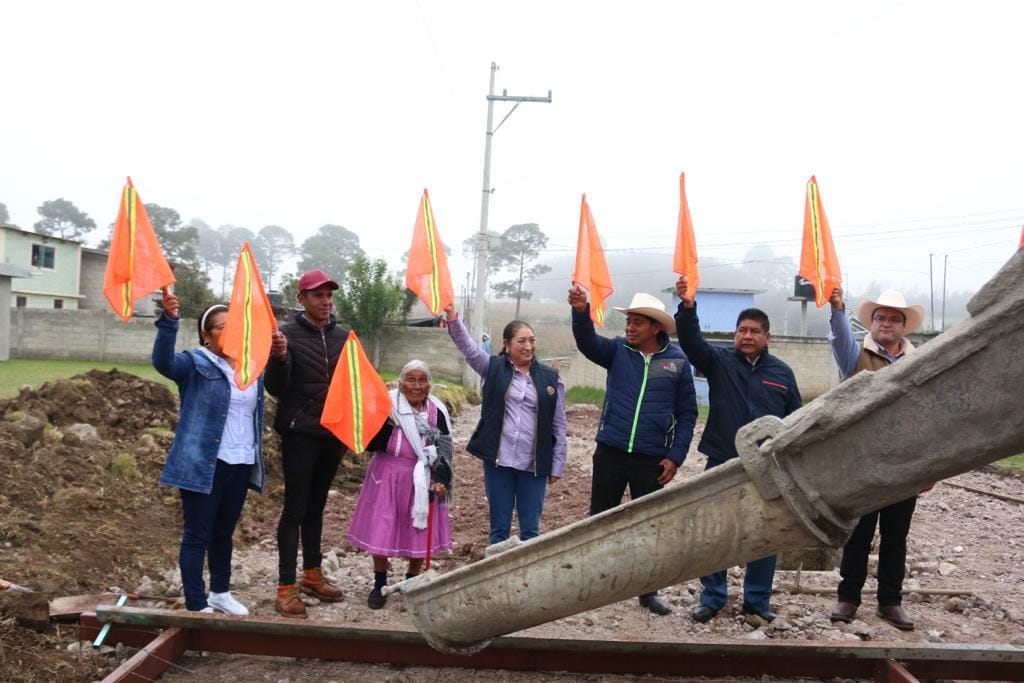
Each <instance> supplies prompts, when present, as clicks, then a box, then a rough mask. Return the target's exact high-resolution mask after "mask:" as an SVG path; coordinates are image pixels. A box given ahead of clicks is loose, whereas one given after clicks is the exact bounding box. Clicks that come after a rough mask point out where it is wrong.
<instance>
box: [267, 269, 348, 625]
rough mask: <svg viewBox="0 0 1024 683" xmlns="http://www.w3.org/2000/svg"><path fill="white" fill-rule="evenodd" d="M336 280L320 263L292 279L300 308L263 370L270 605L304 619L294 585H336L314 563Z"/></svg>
mask: <svg viewBox="0 0 1024 683" xmlns="http://www.w3.org/2000/svg"><path fill="white" fill-rule="evenodd" d="M336 289H338V284H337V283H336V282H334V280H332V279H331V278H329V277H328V276H327V275H326V274H325V273H324V272H323V271H322V270H311V271H309V272H308V273H304V274H303V275H302V277H300V278H299V294H298V302H299V305H300V306H302V309H303V310H302V311H300V312H299V313H297V314H296V316H295V319H294V320H292V321H291V322H290V323H287V324H285V325H282V326H281V333H282V334H283V335H284V337H285V338H286V339H287V344H286V345H283V346H280V347H278V348H277V350H276V351H275V350H272V351H271V354H270V360H269V362H268V363H267V369H266V385H267V391H268V392H270V394H271V395H272V396H274V397H276V398H277V417H276V419H275V420H274V429H275V430H276V431H277V433H278V434H280V435H281V465H282V468H283V470H284V508H283V509H282V511H281V519H280V521H279V522H278V525H277V552H278V587H277V596H276V598H275V600H274V609H276V610H277V612H278V613H279V614H281V615H283V616H286V617H294V618H299V619H304V618H306V606H305V604H303V602H302V599H301V598H300V597H299V594H300V592H302V593H306V594H308V595H312V596H313V597H316V598H318V599H319V600H321V601H323V602H337V601H339V600H341V599H342V592H341V590H340V589H338V588H337V587H336V586H335V585H334V584H332V583H331V582H330V581H329V580H328V579H327V577H325V576H324V573H323V570H322V568H321V563H322V562H323V555H322V553H321V548H320V540H321V535H322V533H323V513H324V507H325V506H326V505H327V493H328V491H330V488H331V484H332V483H333V482H334V476H335V474H337V472H338V465H339V463H340V462H341V457H342V454H343V453H344V452H345V446H344V445H343V444H342V443H341V441H339V440H338V439H337V437H335V435H334V434H333V433H332V432H331V431H330V430H328V429H327V428H326V427H324V426H322V425H321V424H320V417H321V414H322V413H323V409H324V401H325V400H326V398H327V392H328V389H329V388H330V384H331V377H332V376H333V374H334V369H335V367H336V366H337V365H338V358H339V356H340V355H341V349H342V347H343V346H344V345H345V340H346V339H347V337H348V330H347V329H344V328H342V327H340V326H339V325H338V323H337V321H336V320H335V319H334V316H333V315H332V314H331V311H332V307H333V303H332V301H331V297H332V295H333V294H334V290H336ZM300 537H301V540H302V569H303V571H302V580H301V581H298V582H297V581H296V566H295V562H296V554H297V553H298V547H299V540H300Z"/></svg>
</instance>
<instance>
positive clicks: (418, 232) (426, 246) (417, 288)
mask: <svg viewBox="0 0 1024 683" xmlns="http://www.w3.org/2000/svg"><path fill="white" fill-rule="evenodd" d="M405 286H406V287H408V288H409V289H410V290H411V291H413V292H415V293H416V296H418V297H419V298H420V301H422V302H423V303H424V304H426V305H427V308H428V309H429V310H430V314H431V315H437V314H438V313H440V312H441V311H443V310H444V309H445V308H447V307H448V305H449V304H451V303H452V302H454V301H455V288H454V287H452V275H451V273H450V272H449V271H448V258H447V257H446V256H445V253H444V244H442V243H441V236H440V235H438V233H437V224H436V223H435V222H434V210H433V209H432V208H431V207H430V197H429V196H427V191H426V189H424V190H423V199H421V200H420V209H419V212H418V213H417V214H416V227H415V228H413V233H412V247H411V248H410V249H409V264H408V267H407V268H406V271H405Z"/></svg>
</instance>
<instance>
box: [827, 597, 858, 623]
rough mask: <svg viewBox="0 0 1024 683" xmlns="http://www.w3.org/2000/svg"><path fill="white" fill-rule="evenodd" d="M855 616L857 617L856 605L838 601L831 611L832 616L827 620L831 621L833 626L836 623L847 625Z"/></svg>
mask: <svg viewBox="0 0 1024 683" xmlns="http://www.w3.org/2000/svg"><path fill="white" fill-rule="evenodd" d="M855 616H857V605H855V604H853V603H852V602H844V601H842V600H840V601H839V602H838V603H836V606H835V609H833V610H832V614H830V615H829V617H828V618H829V619H831V620H832V623H833V624H834V623H836V622H837V621H841V622H843V623H844V624H849V623H850V622H851V621H853V618H854V617H855Z"/></svg>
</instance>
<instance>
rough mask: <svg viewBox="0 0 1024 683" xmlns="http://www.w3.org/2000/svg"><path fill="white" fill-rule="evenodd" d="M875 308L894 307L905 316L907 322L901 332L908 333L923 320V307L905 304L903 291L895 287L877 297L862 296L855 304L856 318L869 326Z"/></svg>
mask: <svg viewBox="0 0 1024 683" xmlns="http://www.w3.org/2000/svg"><path fill="white" fill-rule="evenodd" d="M876 308H895V309H896V310H897V311H899V312H901V313H902V314H903V315H905V316H906V317H907V324H906V325H905V326H904V328H903V334H910V333H911V332H913V331H914V330H916V329H917V328H919V327H920V326H921V323H922V322H924V307H923V306H918V305H917V304H914V305H913V306H910V305H909V304H907V299H906V297H904V296H903V293H902V292H900V291H897V290H895V289H887V290H885V291H884V292H882V293H881V294H879V295H878V298H877V299H868V298H864V299H861V300H860V303H859V304H857V319H858V320H860V322H861V324H862V325H866V326H868V327H870V326H871V316H872V314H874V312H875V309H876Z"/></svg>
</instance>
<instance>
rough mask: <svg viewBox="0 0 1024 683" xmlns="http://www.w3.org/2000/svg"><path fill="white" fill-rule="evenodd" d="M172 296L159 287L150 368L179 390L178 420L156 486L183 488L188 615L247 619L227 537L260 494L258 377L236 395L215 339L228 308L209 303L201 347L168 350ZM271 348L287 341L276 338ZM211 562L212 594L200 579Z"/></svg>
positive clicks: (174, 310) (174, 326)
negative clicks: (233, 587) (234, 591)
mask: <svg viewBox="0 0 1024 683" xmlns="http://www.w3.org/2000/svg"><path fill="white" fill-rule="evenodd" d="M178 310H179V304H178V298H177V297H176V296H174V295H173V294H171V293H170V292H169V291H168V290H166V289H165V290H164V296H163V313H162V314H161V315H160V317H159V318H158V319H157V321H156V327H157V334H156V341H155V342H154V343H153V367H154V368H156V370H157V371H158V372H159V373H160V374H161V375H163V376H164V377H167V378H169V379H172V380H174V381H175V382H176V383H177V385H178V394H179V395H180V397H181V400H180V404H181V405H180V413H181V414H180V418H179V420H178V427H177V429H176V430H175V435H174V443H173V444H171V450H170V453H168V454H167V461H166V462H165V463H164V468H163V472H162V474H161V476H160V483H161V484H163V485H165V486H175V487H177V488H178V489H180V490H181V509H182V517H183V518H184V530H183V532H182V538H181V549H180V552H179V555H178V562H179V565H180V567H181V582H182V587H183V589H184V593H185V606H186V608H188V609H189V610H192V611H199V612H212V611H213V610H214V609H216V610H218V611H220V612H224V613H226V614H236V615H246V614H248V613H249V610H248V609H246V607H245V606H244V605H242V604H241V603H240V602H238V601H237V600H236V599H235V598H234V597H233V596H232V595H231V592H230V583H231V550H232V540H231V537H232V535H233V534H234V531H235V524H236V523H237V522H238V518H239V516H240V515H241V513H242V506H243V505H244V503H245V496H246V493H247V491H248V489H250V488H251V489H254V490H255V491H257V492H262V490H263V455H262V445H263V439H262V436H263V378H262V377H260V379H259V381H258V382H256V383H255V384H252V385H250V386H249V388H248V389H246V390H244V391H242V390H240V389H239V388H238V387H237V386H236V385H235V382H234V379H233V376H234V370H233V368H232V366H231V361H230V360H228V359H227V358H226V357H225V356H224V352H223V348H222V346H221V335H222V333H223V331H224V324H225V323H226V322H227V310H228V309H227V306H224V305H220V304H218V305H216V306H211V307H209V308H208V309H206V311H204V313H203V315H202V317H201V318H200V319H199V337H200V339H201V340H202V347H201V348H198V349H188V350H186V351H182V352H180V353H175V352H174V344H175V338H176V337H177V334H178ZM273 343H274V345H275V347H276V346H279V345H281V344H284V343H286V342H285V341H284V338H283V336H281V337H280V339H279V338H278V336H277V335H275V336H274V341H273ZM204 559H208V560H209V567H210V595H209V597H207V595H206V587H205V584H204V582H203V561H204Z"/></svg>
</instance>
